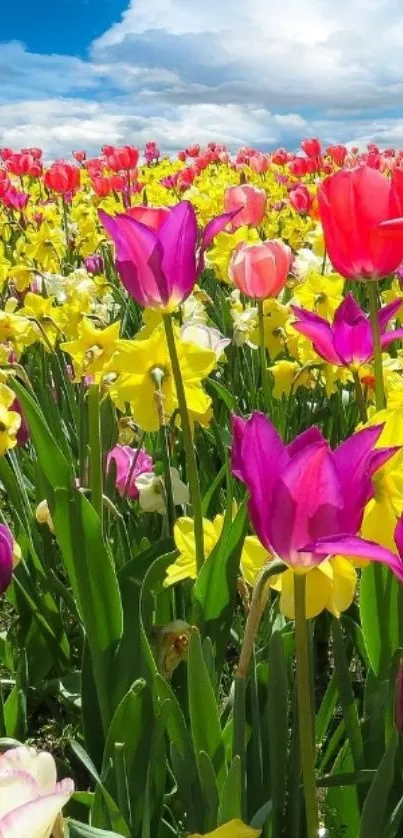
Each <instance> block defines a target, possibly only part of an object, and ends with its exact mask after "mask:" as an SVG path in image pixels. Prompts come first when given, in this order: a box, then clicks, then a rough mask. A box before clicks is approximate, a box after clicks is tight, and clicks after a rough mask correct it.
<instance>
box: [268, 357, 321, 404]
mask: <svg viewBox="0 0 403 838" xmlns="http://www.w3.org/2000/svg"><path fill="white" fill-rule="evenodd" d="M270 372H271V374H272V376H273V378H274V387H273V396H274V398H275V399H281V397H282V396H289V395H290V393H291V392H292V391H294V390H297V389H298V387H305V386H307V384H308V383H309V382H310V379H311V374H310V371H309V369H303V367H301V365H300V364H299V363H298V361H286V360H284V361H277V362H276V363H275V364H274V365H273V366H272V367H270Z"/></svg>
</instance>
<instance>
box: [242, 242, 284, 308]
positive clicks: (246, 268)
mask: <svg viewBox="0 0 403 838" xmlns="http://www.w3.org/2000/svg"><path fill="white" fill-rule="evenodd" d="M291 258H292V253H291V250H290V248H289V247H288V245H286V244H283V243H282V242H280V241H275V240H274V241H265V242H262V243H261V244H243V243H241V244H240V245H238V247H236V248H235V250H234V252H233V254H232V258H231V262H230V266H229V275H230V277H231V279H232V282H233V283H234V285H235V287H236V288H239V290H240V291H242V293H243V294H246V296H247V297H253V298H255V299H260V300H265V299H267V297H277V295H278V294H279V293H280V291H281V289H282V288H283V287H284V285H285V283H286V281H287V277H288V274H289V272H290V268H291Z"/></svg>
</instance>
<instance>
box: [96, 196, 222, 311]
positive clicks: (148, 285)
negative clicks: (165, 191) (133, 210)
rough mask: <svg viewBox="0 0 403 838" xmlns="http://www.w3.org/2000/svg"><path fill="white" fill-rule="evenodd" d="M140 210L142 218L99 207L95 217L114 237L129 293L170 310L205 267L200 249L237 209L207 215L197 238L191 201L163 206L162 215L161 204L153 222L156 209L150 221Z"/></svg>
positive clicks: (147, 304)
mask: <svg viewBox="0 0 403 838" xmlns="http://www.w3.org/2000/svg"><path fill="white" fill-rule="evenodd" d="M146 209H147V208H146ZM142 210H143V214H142V221H141V222H140V221H138V220H137V219H136V218H133V217H131V216H130V215H127V214H126V215H116V216H114V217H113V216H111V215H108V214H107V213H106V212H103V210H100V211H99V217H100V219H101V221H102V224H103V225H104V227H105V229H106V230H107V232H108V233H109V235H110V236H111V238H112V239H113V241H114V244H115V250H116V268H117V271H118V273H119V275H120V278H121V280H122V282H123V285H124V286H125V288H126V290H127V291H128V293H129V294H130V296H131V297H134V299H135V300H136V302H137V303H138V304H139V305H141V306H144V307H145V308H163V309H165V310H169V311H172V310H173V309H174V308H176V306H178V305H179V304H180V303H182V302H183V301H184V300H185V299H186V298H187V297H188V296H189V294H190V293H191V291H192V289H193V286H194V284H195V282H196V279H197V277H198V275H199V273H200V271H201V270H202V269H203V252H204V250H205V249H206V248H207V247H209V245H210V244H211V242H212V240H213V238H214V236H216V235H217V233H219V232H220V231H221V230H222V229H224V227H225V226H226V225H227V224H228V223H229V221H230V220H231V219H232V218H233V217H234V214H235V212H230V213H225V214H224V215H221V216H219V217H217V218H214V219H213V220H212V221H210V223H209V224H208V225H207V227H206V229H205V230H204V233H202V235H201V240H200V242H199V235H198V230H197V222H196V214H195V211H194V208H193V206H192V204H191V203H190V202H189V201H181V202H180V203H179V204H176V206H174V207H172V208H171V209H169V210H167V211H166V213H165V217H164V218H163V214H162V211H161V210H160V209H159V210H158V213H159V216H158V224H157V225H156V224H155V213H154V214H153V216H152V223H151V225H150V226H148V221H147V213H146V212H145V208H144V207H143V208H142ZM148 219H149V220H150V219H151V216H150V214H149V215H148ZM144 222H145V223H144Z"/></svg>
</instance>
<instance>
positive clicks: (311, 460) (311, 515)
mask: <svg viewBox="0 0 403 838" xmlns="http://www.w3.org/2000/svg"><path fill="white" fill-rule="evenodd" d="M342 508H343V495H342V492H341V487H340V485H339V481H338V479H337V471H336V469H335V466H334V464H333V460H332V455H331V452H330V449H329V447H328V445H327V443H326V442H325V441H324V440H321V441H319V442H315V443H313V444H312V445H310V446H307V447H306V448H303V449H302V450H301V451H299V452H298V454H297V455H296V456H295V457H294V458H293V459H292V460H291V461H290V462H289V464H288V465H287V466H286V467H285V469H283V471H282V473H281V475H280V477H279V478H278V480H277V482H276V483H275V485H274V487H273V491H272V502H271V507H270V511H269V515H268V517H269V519H270V530H271V537H272V544H273V548H274V550H275V552H276V553H277V555H278V556H279V557H280V558H281V559H283V560H284V561H286V562H288V563H289V564H297V565H298V564H300V565H302V564H307V563H308V564H311V563H312V562H311V560H310V557H308V556H306V557H302V556H301V555H300V554H298V553H297V551H299V548H301V547H302V546H303V544H306V542H307V541H309V540H312V537H314V538H316V535H319V532H321V533H323V532H329V531H330V532H339V531H340V524H339V518H340V513H341V510H342ZM313 533H315V536H313Z"/></svg>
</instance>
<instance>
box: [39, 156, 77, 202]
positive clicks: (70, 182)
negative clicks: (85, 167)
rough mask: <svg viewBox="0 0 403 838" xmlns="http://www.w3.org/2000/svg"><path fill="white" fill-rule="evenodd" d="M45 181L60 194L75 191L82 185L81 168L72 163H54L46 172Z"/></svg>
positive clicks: (49, 187)
mask: <svg viewBox="0 0 403 838" xmlns="http://www.w3.org/2000/svg"><path fill="white" fill-rule="evenodd" d="M44 183H45V186H46V187H47V188H48V189H52V190H53V192H57V193H58V194H59V195H67V194H68V193H71V192H75V191H76V190H77V189H78V187H79V186H80V169H79V168H77V166H72V165H71V164H70V163H63V162H61V163H52V165H51V166H50V168H49V169H48V170H47V172H46V173H45V177H44Z"/></svg>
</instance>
